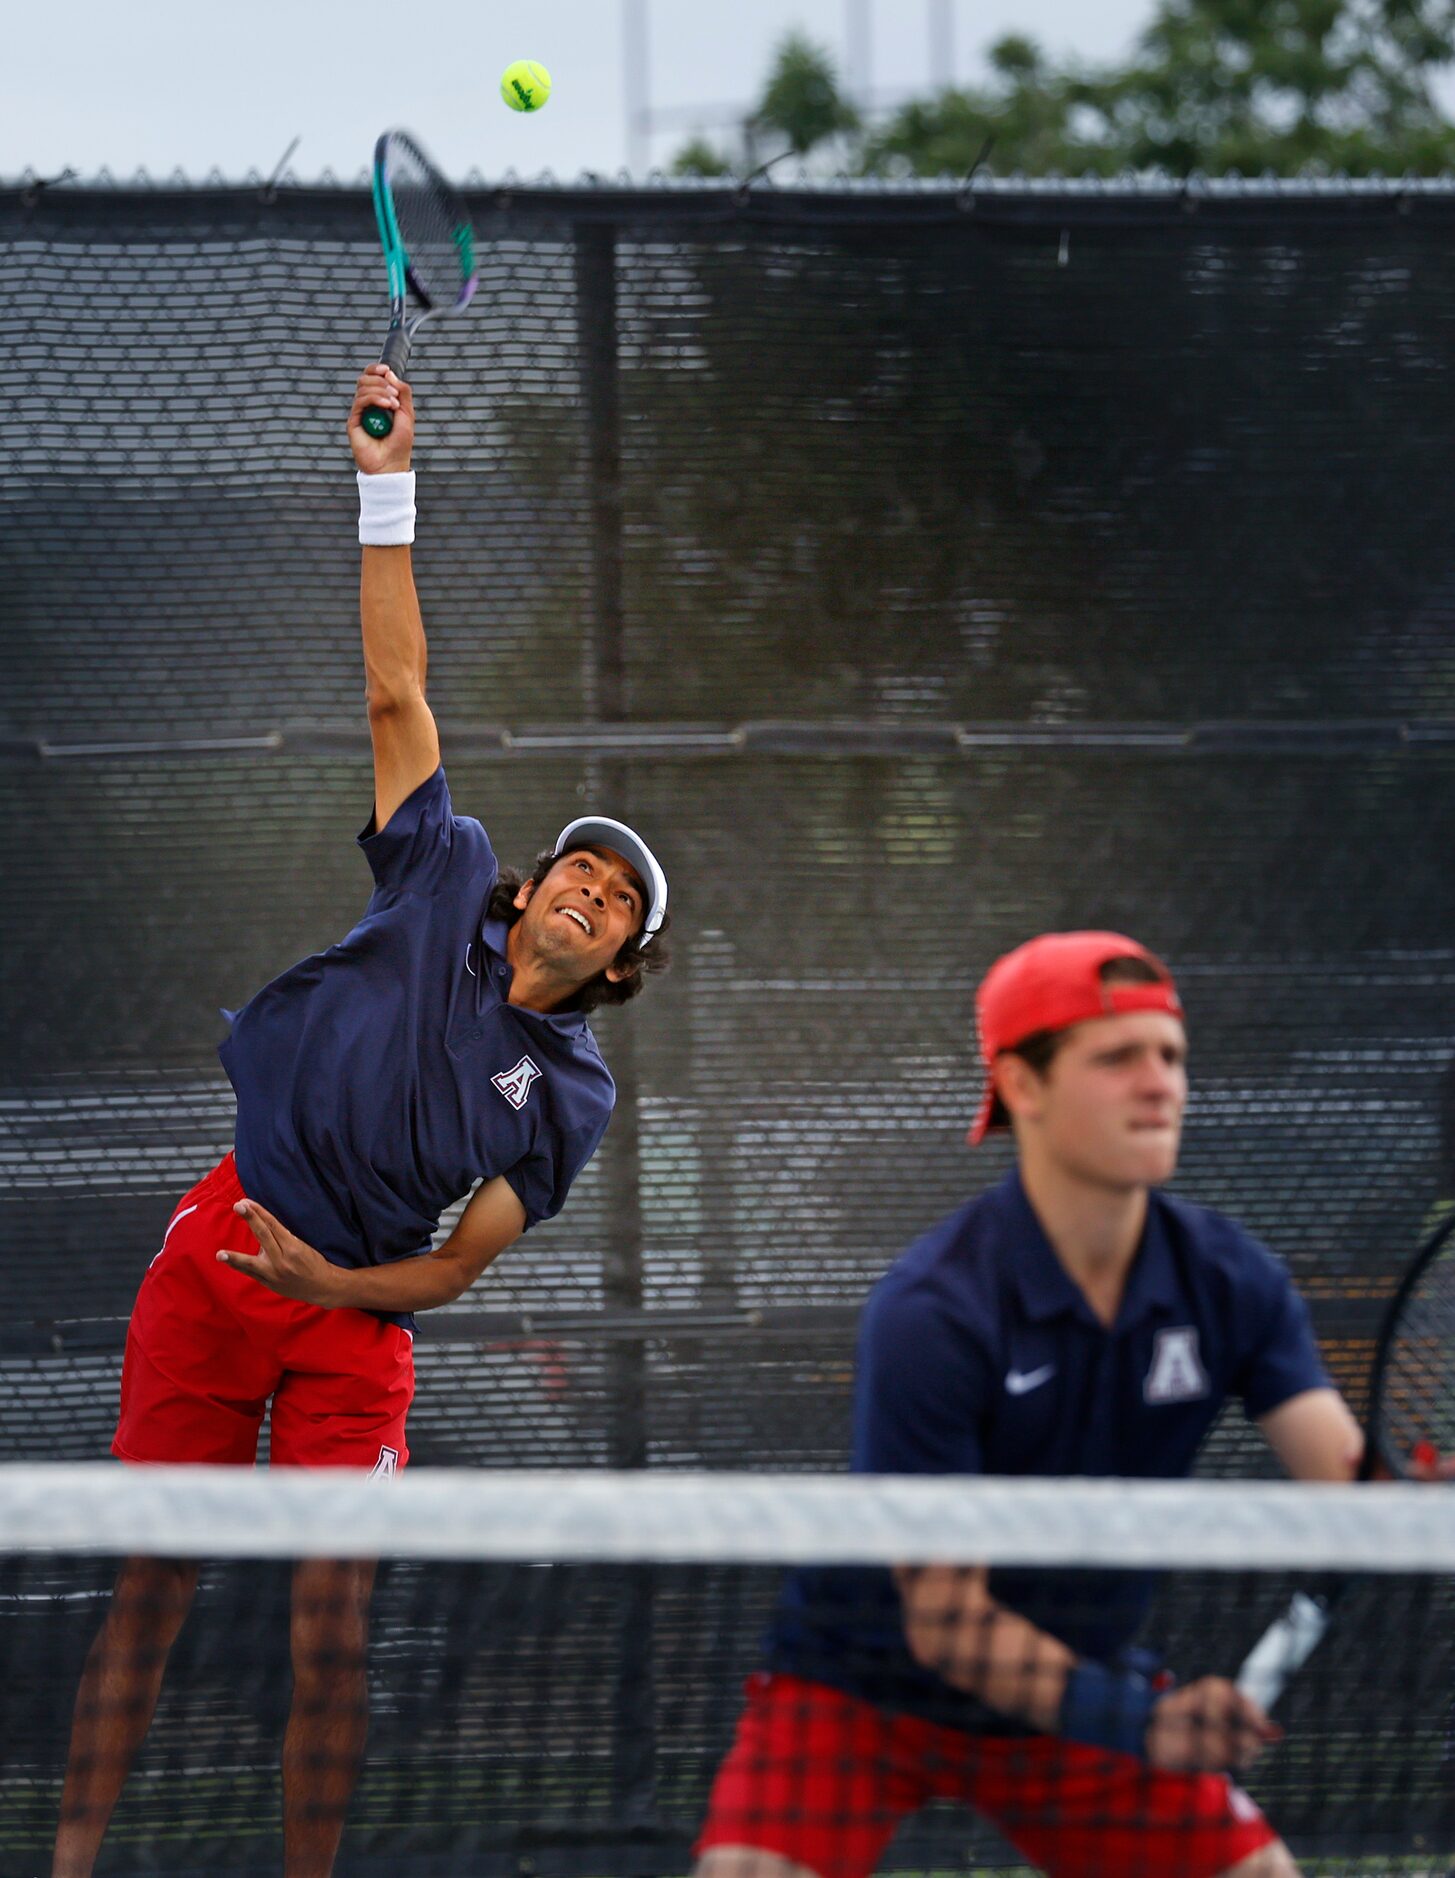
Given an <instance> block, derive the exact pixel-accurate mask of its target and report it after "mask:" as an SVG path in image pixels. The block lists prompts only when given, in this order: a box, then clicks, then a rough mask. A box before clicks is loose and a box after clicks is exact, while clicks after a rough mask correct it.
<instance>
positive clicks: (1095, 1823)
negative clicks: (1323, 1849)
mask: <svg viewBox="0 0 1455 1878" xmlns="http://www.w3.org/2000/svg"><path fill="white" fill-rule="evenodd" d="M747 1695H748V1706H747V1708H746V1709H745V1710H744V1712H743V1716H742V1719H741V1720H740V1722H739V1723H738V1732H737V1739H736V1740H735V1741H734V1743H733V1746H732V1749H731V1751H730V1752H729V1754H728V1757H727V1759H726V1760H725V1761H724V1762H723V1764H722V1766H721V1767H720V1768H719V1770H718V1775H717V1779H716V1781H715V1782H714V1783H713V1789H712V1798H711V1800H710V1801H709V1803H708V1814H707V1824H706V1825H705V1826H704V1827H703V1830H702V1836H701V1838H700V1839H699V1840H698V1842H697V1847H696V1851H697V1852H698V1853H699V1854H700V1853H702V1852H705V1851H706V1850H707V1849H708V1847H709V1846H714V1845H743V1846H752V1847H754V1848H756V1849H758V1850H760V1851H765V1852H776V1853H778V1854H779V1856H780V1857H782V1858H786V1859H791V1860H793V1861H794V1862H795V1863H796V1864H799V1865H806V1866H807V1867H808V1869H809V1870H810V1871H812V1872H816V1873H817V1874H818V1878H865V1875H866V1874H867V1873H869V1872H872V1871H873V1870H874V1868H875V1866H876V1864H877V1863H878V1860H879V1857H880V1855H881V1854H882V1852H883V1851H884V1848H885V1847H886V1846H887V1845H888V1843H889V1841H890V1839H891V1838H892V1837H893V1836H894V1832H895V1829H896V1828H897V1827H898V1825H899V1824H900V1822H901V1821H902V1820H903V1819H904V1818H906V1816H907V1815H909V1814H910V1813H913V1812H915V1811H917V1810H918V1808H920V1807H921V1806H924V1805H925V1804H926V1803H927V1802H928V1801H930V1800H960V1801H962V1802H963V1803H964V1804H965V1805H967V1806H970V1807H973V1808H974V1809H975V1810H976V1811H977V1812H979V1813H981V1814H983V1815H984V1816H985V1817H986V1818H987V1819H989V1820H991V1821H993V1823H994V1824H995V1825H996V1826H997V1827H998V1828H999V1829H1000V1831H1001V1832H1003V1833H1004V1834H1005V1836H1006V1838H1007V1839H1009V1840H1010V1842H1011V1844H1012V1845H1014V1846H1015V1847H1017V1849H1018V1850H1019V1851H1021V1852H1022V1853H1023V1854H1024V1855H1025V1857H1026V1858H1027V1859H1029V1861H1030V1862H1031V1864H1033V1865H1036V1866H1038V1867H1039V1868H1040V1869H1041V1870H1042V1871H1045V1872H1047V1873H1049V1874H1051V1878H1070V1875H1071V1874H1073V1873H1074V1874H1076V1878H1214V1874H1215V1873H1218V1872H1222V1871H1226V1870H1227V1868H1228V1867H1229V1866H1230V1865H1236V1864H1237V1863H1238V1861H1239V1860H1240V1859H1244V1858H1247V1857H1248V1856H1249V1855H1250V1854H1251V1853H1253V1852H1256V1851H1258V1850H1259V1848H1260V1847H1262V1846H1265V1845H1271V1844H1272V1843H1273V1841H1274V1840H1275V1839H1276V1838H1277V1836H1278V1835H1277V1834H1276V1833H1275V1832H1274V1831H1273V1828H1272V1827H1271V1826H1270V1825H1269V1824H1268V1822H1267V1820H1266V1819H1264V1817H1263V1815H1262V1814H1261V1813H1260V1812H1259V1810H1258V1808H1257V1807H1256V1806H1255V1805H1254V1804H1253V1802H1252V1801H1251V1800H1250V1799H1249V1798H1248V1796H1247V1795H1246V1794H1245V1793H1242V1792H1240V1791H1239V1789H1238V1788H1237V1787H1235V1786H1234V1785H1233V1784H1232V1782H1231V1781H1230V1780H1228V1779H1227V1778H1226V1777H1225V1776H1224V1775H1222V1774H1169V1773H1163V1772H1162V1771H1161V1770H1160V1769H1158V1768H1154V1767H1149V1766H1148V1765H1147V1764H1146V1762H1145V1761H1141V1760H1138V1759H1137V1758H1136V1757H1135V1756H1134V1755H1131V1754H1117V1753H1112V1752H1110V1751H1109V1750H1107V1749H1104V1748H1089V1747H1083V1746H1081V1745H1080V1743H1079V1742H1074V1741H1060V1740H1056V1739H1054V1738H1053V1737H1051V1736H1049V1735H1029V1736H1019V1737H1016V1738H1014V1739H1009V1738H1005V1737H998V1736H994V1735H972V1734H966V1733H965V1732H964V1731H963V1730H961V1729H958V1728H941V1727H937V1726H936V1725H935V1723H933V1722H928V1721H922V1720H921V1719H920V1718H919V1717H918V1716H915V1715H899V1714H894V1713H891V1712H890V1711H889V1710H888V1709H882V1708H878V1707H876V1706H875V1705H874V1704H873V1703H872V1702H865V1701H861V1700H860V1699H859V1698H858V1697H856V1696H852V1695H846V1694H844V1693H843V1691H841V1690H838V1689H831V1688H827V1687H826V1686H825V1685H824V1684H822V1683H816V1682H804V1681H800V1680H799V1679H798V1678H797V1677H795V1676H774V1675H757V1676H750V1677H749V1679H748V1684H747Z"/></svg>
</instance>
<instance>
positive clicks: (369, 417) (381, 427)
mask: <svg viewBox="0 0 1455 1878" xmlns="http://www.w3.org/2000/svg"><path fill="white" fill-rule="evenodd" d="M409 350H410V348H409V334H408V333H407V332H405V330H404V328H403V327H402V326H395V327H393V328H392V329H391V330H390V333H389V336H388V338H387V339H385V341H384V350H383V351H382V352H381V353H380V354H379V357H380V359H381V360H382V361H383V362H384V364H385V365H387V366H388V367H389V369H390V371H391V372H393V374H394V376H395V377H396V378H403V376H404V368H405V366H406V365H408V363H409ZM363 425H364V429H365V430H366V431H368V433H369V435H370V436H371V437H373V438H374V439H375V441H376V442H382V440H383V439H384V438H385V437H387V436H388V435H389V433H390V431H391V430H393V428H394V415H393V413H392V412H391V411H385V410H383V409H382V408H381V407H380V406H379V405H377V404H376V405H371V406H370V408H369V409H368V410H367V411H365V413H364V416H363Z"/></svg>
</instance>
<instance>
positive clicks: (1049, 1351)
mask: <svg viewBox="0 0 1455 1878" xmlns="http://www.w3.org/2000/svg"><path fill="white" fill-rule="evenodd" d="M1327 1386H1328V1376H1327V1374H1326V1372H1325V1370H1324V1366H1323V1363H1322V1361H1321V1360H1320V1357H1319V1353H1318V1349H1317V1346H1316V1344H1315V1341H1314V1336H1313V1331H1312V1328H1311V1326H1310V1324H1309V1319H1308V1313H1307V1311H1306V1310H1305V1308H1304V1305H1303V1302H1302V1300H1301V1299H1300V1298H1299V1296H1298V1294H1297V1292H1296V1291H1295V1290H1294V1288H1293V1284H1292V1282H1291V1280H1290V1278H1289V1276H1288V1273H1287V1271H1286V1270H1285V1268H1284V1267H1283V1266H1282V1264H1280V1263H1279V1261H1278V1260H1277V1259H1275V1258H1274V1256H1273V1255H1272V1253H1270V1252H1269V1251H1267V1250H1266V1249H1265V1248H1264V1247H1263V1246H1261V1245H1260V1244H1259V1243H1258V1242H1257V1241H1256V1240H1255V1239H1253V1238H1251V1237H1250V1236H1249V1235H1248V1234H1247V1233H1246V1232H1244V1231H1243V1229H1242V1228H1241V1227H1240V1226H1238V1225H1236V1224H1234V1222H1233V1221H1232V1220H1228V1219H1224V1218H1222V1217H1221V1216H1220V1215H1218V1214H1216V1213H1211V1212H1208V1211H1207V1210H1206V1209H1205V1208H1203V1207H1197V1206H1190V1205H1188V1204H1187V1203H1186V1202H1185V1201H1182V1200H1176V1199H1173V1198H1171V1197H1170V1196H1169V1195H1167V1194H1162V1193H1153V1194H1152V1195H1151V1196H1150V1198H1149V1203H1148V1209H1147V1223H1146V1228H1145V1231H1144V1233H1143V1237H1142V1243H1141V1245H1140V1247H1139V1248H1138V1251H1137V1256H1136V1259H1135V1261H1134V1263H1133V1265H1132V1268H1131V1272H1130V1274H1129V1277H1128V1281H1127V1287H1126V1292H1125V1294H1124V1296H1123V1299H1122V1303H1121V1308H1120V1310H1119V1311H1118V1313H1117V1318H1116V1322H1115V1323H1114V1324H1113V1325H1112V1326H1111V1328H1110V1329H1108V1328H1107V1327H1106V1326H1104V1325H1103V1324H1102V1323H1101V1321H1100V1320H1099V1319H1098V1318H1097V1316H1096V1315H1095V1313H1094V1312H1093V1311H1092V1309H1091V1307H1090V1305H1089V1304H1088V1303H1087V1301H1086V1299H1085V1297H1084V1296H1083V1295H1082V1292H1081V1290H1080V1287H1079V1286H1078V1285H1076V1284H1075V1283H1074V1282H1073V1281H1072V1279H1071V1278H1070V1277H1069V1275H1068V1274H1067V1272H1066V1270H1065V1268H1064V1267H1063V1266H1062V1264H1061V1262H1060V1260H1059V1259H1058V1258H1057V1257H1056V1254H1055V1252H1054V1251H1053V1250H1052V1249H1051V1245H1050V1242H1049V1241H1048V1240H1047V1238H1046V1235H1045V1233H1044V1232H1043V1231H1042V1230H1041V1225H1040V1222H1039V1220H1038V1219H1037V1218H1036V1215H1035V1213H1034V1212H1033V1211H1032V1209H1031V1205H1030V1202H1029V1201H1028V1200H1027V1198H1026V1195H1025V1190H1024V1189H1023V1187H1022V1186H1021V1182H1020V1177H1019V1175H1018V1174H1017V1173H1015V1172H1012V1173H1010V1174H1008V1175H1007V1176H1006V1177H1005V1179H1004V1180H1002V1181H1001V1182H1000V1183H999V1185H997V1186H995V1187H993V1188H991V1189H990V1190H989V1192H987V1193H983V1194H981V1195H980V1196H979V1197H978V1198H976V1199H974V1200H972V1201H970V1202H969V1203H968V1205H966V1206H963V1207H961V1208H960V1209H959V1211H958V1212H956V1213H952V1214H951V1215H950V1217H949V1218H948V1219H946V1220H943V1221H942V1222H941V1223H940V1224H939V1225H937V1226H935V1227H933V1228H932V1229H931V1231H929V1232H928V1233H926V1234H925V1236H924V1237H923V1238H922V1239H920V1240H919V1241H918V1242H917V1243H916V1244H915V1245H913V1246H912V1247H911V1248H910V1250H909V1251H908V1252H906V1253H905V1254H904V1256H903V1257H902V1258H901V1259H899V1260H898V1262H897V1263H896V1264H895V1265H893V1266H891V1268H890V1269H889V1271H888V1272H887V1273H886V1274H885V1276H884V1277H883V1278H882V1279H881V1280H880V1281H879V1283H878V1285H876V1287H875V1288H874V1290H873V1292H872V1293H871V1294H870V1297H869V1300H868V1303H867V1304H866V1306H865V1309H864V1313H863V1317H862V1320H861V1324H860V1333H859V1349H858V1362H857V1369H856V1376H855V1399H854V1452H853V1462H852V1466H853V1470H854V1471H855V1472H857V1473H875V1474H1001V1475H1006V1474H1008V1475H1018V1476H1027V1475H1042V1476H1066V1475H1084V1476H1089V1477H1092V1478H1105V1477H1120V1478H1126V1479H1151V1480H1164V1479H1177V1478H1180V1477H1181V1476H1183V1475H1186V1474H1187V1473H1189V1472H1190V1470H1191V1468H1192V1464H1193V1461H1194V1458H1195V1457H1196V1454H1197V1451H1198V1448H1199V1446H1200V1445H1201V1442H1202V1440H1203V1437H1204V1436H1205V1435H1206V1433H1207V1431H1208V1429H1209V1427H1210V1426H1211V1425H1212V1422H1213V1421H1214V1419H1215V1418H1216V1416H1217V1415H1218V1413H1219V1411H1220V1410H1221V1409H1222V1407H1223V1405H1224V1404H1225V1403H1226V1402H1227V1401H1228V1400H1229V1399H1230V1398H1233V1397H1236V1398H1237V1399H1238V1400H1240V1401H1241V1402H1242V1404H1243V1407H1244V1409H1245V1411H1246V1412H1247V1414H1248V1415H1249V1416H1250V1417H1251V1418H1257V1417H1259V1416H1262V1415H1266V1414H1267V1413H1268V1412H1269V1411H1270V1410H1271V1409H1275V1408H1277V1407H1278V1406H1279V1404H1280V1403H1282V1402H1286V1401H1288V1400H1289V1399H1290V1398H1291V1397H1292V1396H1295V1395H1299V1394H1301V1393H1302V1392H1303V1391H1304V1390H1307V1389H1319V1388H1325V1387H1327ZM1154 1582H1155V1580H1154V1578H1153V1576H1152V1575H1151V1574H1149V1573H1145V1572H1125V1571H1124V1572H1107V1571H1089V1570H1080V1571H1062V1570H1051V1571H1048V1570H1046V1569H1044V1568H1040V1569H1015V1570H1010V1569H996V1570H992V1572H991V1575H990V1589H991V1593H992V1595H993V1596H994V1597H996V1598H997V1599H999V1600H1000V1601H1001V1602H1002V1603H1004V1604H1006V1605H1008V1606H1009V1607H1011V1608H1012V1609H1014V1610H1016V1611H1019V1612H1020V1613H1021V1614H1022V1615H1024V1616H1025V1617H1027V1618H1029V1619H1030V1620H1031V1622H1033V1623H1035V1624H1036V1625H1038V1626H1039V1627H1040V1628H1041V1629H1043V1630H1047V1631H1050V1632H1051V1633H1052V1634H1053V1635H1055V1636H1057V1637H1060V1638H1061V1639H1062V1640H1063V1641H1064V1642H1066V1643H1067V1644H1069V1645H1070V1646H1071V1648H1072V1649H1074V1650H1076V1651H1077V1652H1078V1654H1080V1655H1083V1656H1088V1657H1091V1658H1094V1659H1096V1660H1098V1661H1102V1662H1115V1660H1116V1659H1117V1656H1118V1654H1119V1652H1120V1651H1121V1650H1122V1649H1123V1648H1124V1647H1125V1646H1126V1645H1127V1644H1128V1643H1129V1642H1130V1641H1131V1638H1132V1637H1133V1635H1134V1634H1135V1632H1136V1630H1137V1627H1138V1625H1139V1624H1140V1623H1141V1620H1142V1618H1143V1617H1144V1615H1145V1614H1146V1607H1147V1604H1148V1602H1149V1600H1150V1597H1151V1594H1152V1589H1153V1586H1154ZM770 1661H771V1664H772V1667H774V1668H776V1669H780V1670H784V1671H787V1672H789V1673H791V1674H794V1675H799V1676H807V1677H810V1678H812V1679H814V1680H816V1681H819V1682H827V1683H831V1684H833V1685H835V1686H836V1687H840V1688H845V1689H849V1690H851V1691H852V1692H853V1693H855V1694H859V1695H863V1696H866V1697H868V1698H869V1699H870V1700H873V1701H878V1702H882V1703H884V1704H886V1705H887V1706H890V1707H894V1708H902V1709H907V1710H909V1711H910V1712H912V1713H917V1714H923V1715H927V1716H930V1717H932V1718H933V1719H935V1720H937V1721H941V1722H946V1723H949V1724H951V1725H954V1726H960V1727H967V1728H972V1729H975V1730H976V1731H978V1732H984V1733H1007V1734H1010V1733H1020V1732H1024V1731H1023V1730H1022V1729H1021V1728H1020V1727H1019V1726H1018V1724H1016V1723H1015V1722H1012V1721H1010V1720H1008V1719H1007V1718H1006V1717H1004V1716H1001V1715H997V1714H996V1713H995V1712H994V1711H993V1710H990V1709H988V1708H986V1707H985V1706H984V1705H983V1704H981V1703H979V1702H977V1701H975V1700H974V1698H972V1697H970V1696H968V1695H965V1694H963V1693H962V1692H960V1691H958V1690H955V1689H953V1688H952V1687H951V1686H950V1685H949V1684H948V1683H946V1682H944V1681H943V1680H942V1679H941V1678H940V1677H938V1676H936V1675H934V1674H933V1673H932V1672H931V1671H928V1670H926V1669H924V1668H922V1667H921V1666H920V1665H918V1664H917V1663H916V1662H915V1661H914V1659H913V1657H912V1656H911V1655H910V1653H909V1650H908V1647H907V1646H906V1644H905V1641H904V1631H903V1624H902V1621H901V1611H900V1603H899V1596H898V1592H897V1590H896V1589H895V1586H894V1584H893V1581H892V1579H891V1578H890V1575H889V1573H888V1572H887V1571H880V1570H875V1571H870V1570H840V1569H825V1568H810V1569H805V1570H801V1571H797V1572H794V1573H791V1574H790V1576H789V1578H788V1581H787V1583H786V1585H785V1587H784V1591H783V1596H782V1599H781V1601H780V1605H779V1609H778V1613H777V1616H776V1618H775V1621H774V1625H773V1629H772V1632H771V1635H770Z"/></svg>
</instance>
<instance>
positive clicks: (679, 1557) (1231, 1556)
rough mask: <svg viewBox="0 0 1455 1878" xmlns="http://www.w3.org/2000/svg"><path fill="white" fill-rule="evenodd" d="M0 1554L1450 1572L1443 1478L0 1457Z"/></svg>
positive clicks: (1454, 1513) (1452, 1561)
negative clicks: (274, 1465)
mask: <svg viewBox="0 0 1455 1878" xmlns="http://www.w3.org/2000/svg"><path fill="white" fill-rule="evenodd" d="M0 1550H4V1551H10V1552H17V1551H52V1552H82V1553H84V1552H104V1553H132V1552H148V1553H153V1554H157V1555H169V1556H179V1557H205V1558H220V1557H244V1558H293V1557H338V1556H346V1557H393V1558H421V1559H501V1560H518V1561H527V1562H529V1561H532V1560H546V1559H550V1560H601V1561H608V1560H616V1561H628V1560H638V1561H651V1560H661V1561H683V1562H689V1563H690V1562H694V1561H701V1562H704V1563H706V1562H714V1563H742V1564H755V1563H762V1564H792V1563H805V1562H817V1563H824V1564H832V1563H847V1562H861V1563H865V1564H868V1563H916V1562H926V1561H929V1560H936V1561H940V1562H943V1563H946V1564H974V1563H983V1564H992V1565H995V1564H1001V1565H1005V1564H1027V1565H1029V1564H1059V1565H1094V1566H1154V1567H1155V1566H1160V1567H1163V1568H1189V1569H1193V1570H1208V1569H1212V1570H1290V1569H1304V1570H1309V1571H1326V1570H1331V1571H1361V1572H1365V1571H1376V1572H1378V1571H1401V1572H1417V1571H1433V1572H1450V1571H1455V1490H1452V1489H1451V1488H1449V1487H1444V1486H1409V1485H1383V1484H1380V1485H1370V1486H1348V1487H1343V1486H1307V1485H1297V1484H1294V1483H1291V1482H1263V1481H1206V1480H1187V1481H1129V1480H1084V1479H1077V1480H1007V1479H993V1480H992V1479H904V1478H885V1477H876V1478H864V1477H852V1476H846V1475H825V1474H739V1473H713V1474H696V1473H667V1472H650V1471H649V1472H641V1473H612V1472H608V1471H604V1470H603V1471H592V1472H581V1473H566V1472H557V1473H546V1472H511V1471H505V1470H499V1471H495V1470H491V1471H476V1470H468V1469H452V1468H451V1469H446V1468H438V1469H428V1468H421V1469H418V1470H416V1471H415V1472H412V1473H408V1474H404V1475H398V1476H394V1477H388V1478H384V1477H379V1476H375V1475H370V1474H364V1473H359V1472H352V1471H342V1470H336V1469H335V1470H317V1471H315V1470H307V1471H305V1470H294V1469H286V1470H285V1469H279V1470H275V1471H272V1472H269V1471H265V1470H255V1469H244V1468H227V1467H158V1468H123V1467H116V1466H109V1465H97V1466H89V1465H60V1466H10V1467H0Z"/></svg>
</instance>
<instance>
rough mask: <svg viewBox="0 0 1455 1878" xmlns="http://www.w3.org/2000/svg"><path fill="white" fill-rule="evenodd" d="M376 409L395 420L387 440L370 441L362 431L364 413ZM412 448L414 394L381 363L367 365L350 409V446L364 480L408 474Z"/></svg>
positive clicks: (356, 387) (356, 388) (360, 376)
mask: <svg viewBox="0 0 1455 1878" xmlns="http://www.w3.org/2000/svg"><path fill="white" fill-rule="evenodd" d="M375 406H377V407H378V408H379V409H380V410H384V411H387V412H388V413H389V415H390V416H391V417H392V418H393V419H394V428H393V429H392V430H391V431H390V433H389V435H388V436H387V437H371V436H370V435H369V433H368V431H366V430H365V429H364V413H365V411H367V410H369V409H371V408H372V407H375ZM413 444H414V393H413V392H412V391H411V390H410V389H409V386H408V385H406V384H405V382H404V380H403V379H402V378H396V377H395V376H394V374H393V372H391V371H390V369H389V367H388V366H387V365H385V364H383V363H382V362H378V363H375V364H373V365H366V366H365V367H364V369H363V371H362V372H360V373H359V378H358V383H357V384H356V385H355V386H354V401H353V403H352V404H351V405H350V407H349V446H350V448H351V449H352V450H353V453H354V461H355V463H357V464H358V466H359V468H360V469H361V470H362V471H363V472H364V474H365V475H366V476H383V475H386V474H389V473H390V472H392V471H398V470H407V469H408V468H409V453H410V450H411V448H412V446H413Z"/></svg>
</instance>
